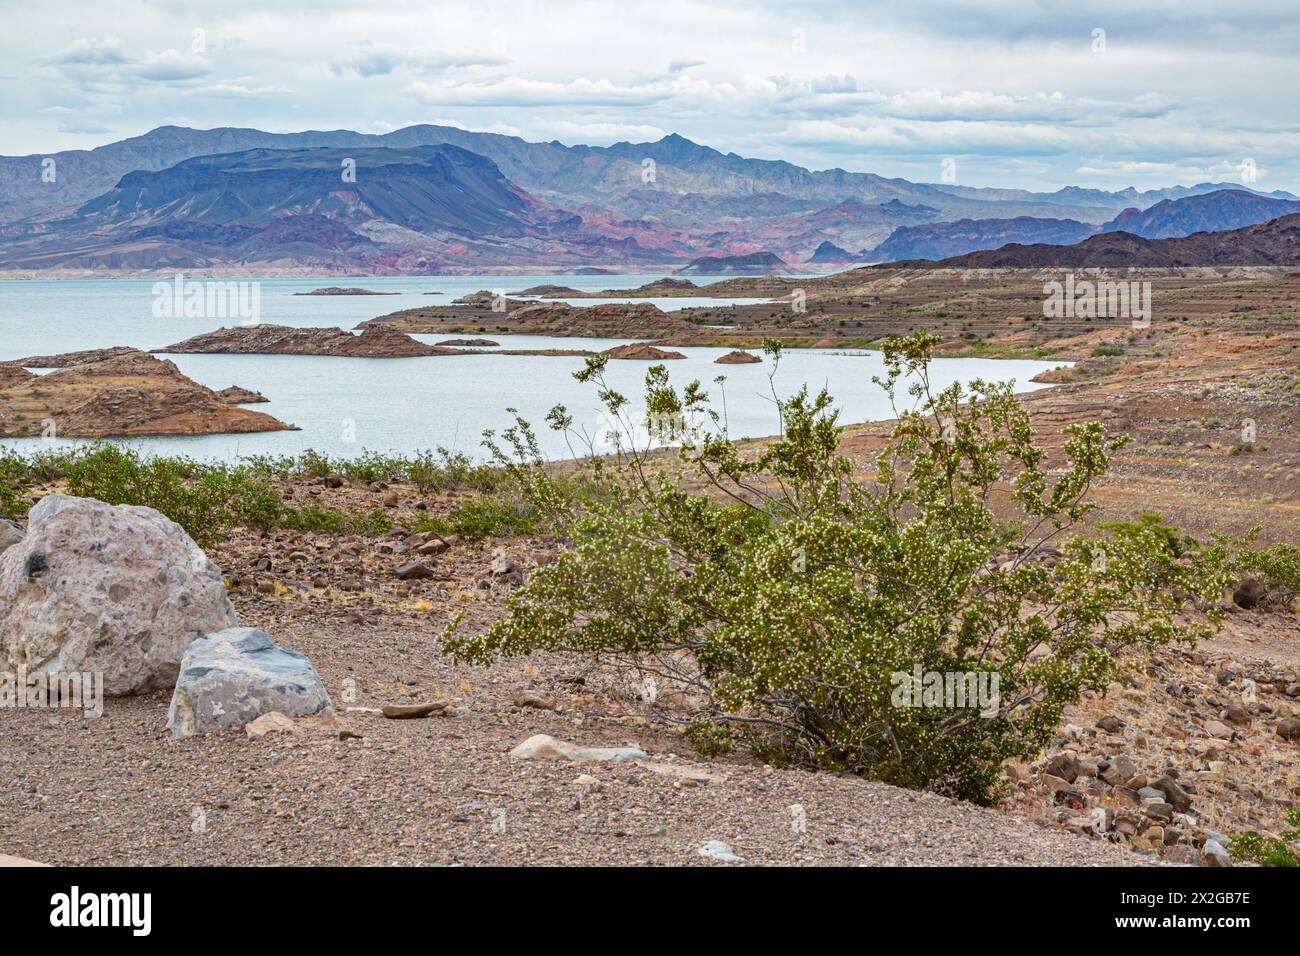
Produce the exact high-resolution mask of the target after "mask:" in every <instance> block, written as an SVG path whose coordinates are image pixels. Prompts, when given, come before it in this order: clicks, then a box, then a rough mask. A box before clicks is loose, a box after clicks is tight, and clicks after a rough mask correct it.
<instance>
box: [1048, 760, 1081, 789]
mask: <svg viewBox="0 0 1300 956" xmlns="http://www.w3.org/2000/svg"><path fill="white" fill-rule="evenodd" d="M1040 772H1041V773H1050V774H1051V775H1052V776H1054V777H1060V778H1061V779H1062V780H1065V781H1067V782H1069V783H1074V781H1075V779H1076V778H1077V777H1078V776H1079V762H1078V759H1077V758H1076V757H1075V756H1074V754H1072V753H1059V754H1053V755H1052V756H1051V757H1048V758H1047V760H1046V762H1045V763H1044V764H1043V765H1042V767H1041V769H1040Z"/></svg>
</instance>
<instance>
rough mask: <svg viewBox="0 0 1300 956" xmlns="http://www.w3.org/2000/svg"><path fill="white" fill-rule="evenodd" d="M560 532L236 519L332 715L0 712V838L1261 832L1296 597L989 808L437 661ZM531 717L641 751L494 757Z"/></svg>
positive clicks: (65, 844)
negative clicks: (277, 719)
mask: <svg viewBox="0 0 1300 956" xmlns="http://www.w3.org/2000/svg"><path fill="white" fill-rule="evenodd" d="M284 490H285V491H286V492H288V493H289V494H290V495H291V496H293V497H295V498H296V499H298V500H306V499H312V500H313V501H315V502H316V503H320V504H324V505H327V506H330V507H344V506H349V507H363V508H364V507H384V508H386V510H388V511H389V512H390V513H391V514H392V515H393V517H394V518H395V519H396V520H397V522H398V523H399V524H400V523H408V524H410V523H413V522H414V521H415V520H416V519H417V518H419V517H424V516H427V515H429V514H446V513H448V512H450V511H451V510H452V509H454V508H455V507H456V506H457V505H458V504H461V503H463V500H464V496H463V495H460V494H457V493H455V492H452V493H448V494H439V495H421V494H419V493H417V492H416V491H415V490H414V489H413V488H411V487H407V486H403V485H400V484H396V485H388V484H387V483H378V484H373V485H366V484H359V483H349V482H345V481H339V480H337V479H317V480H309V479H302V480H297V481H294V482H292V483H286V486H285V488H284ZM557 549H558V545H557V544H555V543H553V542H548V541H545V540H541V539H527V538H518V539H506V540H492V539H489V540H486V541H482V542H471V541H461V540H456V539H454V538H452V539H450V540H443V539H439V538H437V537H436V536H432V537H431V536H427V535H406V534H405V533H402V532H394V533H393V534H390V535H387V536H382V537H373V536H359V535H342V536H339V535H329V534H323V533H311V532H289V531H282V532H273V533H267V534H257V533H247V532H245V533H239V534H236V535H235V536H233V537H232V538H231V539H230V540H228V541H226V542H225V543H224V544H223V545H222V546H220V547H219V548H217V549H215V550H214V552H213V557H214V558H215V560H216V561H217V563H218V564H219V565H220V566H221V567H222V568H223V570H224V574H225V578H226V580H227V583H228V587H229V589H230V595H231V598H232V600H233V602H234V604H235V608H236V612H237V616H238V618H239V620H240V622H241V623H242V624H245V625H249V626H255V627H260V628H263V629H264V630H266V631H267V632H268V633H270V634H272V635H274V636H275V638H276V640H277V641H278V642H280V643H281V644H283V645H285V646H287V647H291V648H294V649H296V650H299V651H301V652H303V653H305V654H306V655H307V656H308V657H309V658H310V659H311V661H312V662H313V663H314V664H315V666H316V668H317V669H318V671H319V672H320V674H321V676H322V678H323V679H324V682H325V684H326V686H327V688H328V689H329V692H330V694H331V696H332V697H333V699H334V703H335V707H336V710H337V717H336V718H334V719H325V718H300V719H299V720H297V721H296V722H295V724H296V730H295V731H294V732H292V733H272V734H269V735H267V736H264V737H260V738H256V739H253V738H250V737H249V736H248V735H247V734H245V733H244V732H242V731H227V732H220V733H212V734H208V735H205V736H202V737H198V738H193V739H187V740H180V741H174V740H172V739H171V738H170V736H169V734H168V732H167V730H166V727H165V721H166V715H167V705H168V700H169V696H170V695H169V694H167V693H165V692H160V693H155V694H152V695H149V696H144V697H134V698H119V699H112V700H110V701H108V705H107V707H106V711H105V715H104V716H103V717H102V718H101V719H98V720H86V719H83V718H81V717H79V716H76V715H63V714H59V715H52V714H51V712H48V711H45V712H41V711H12V710H11V711H3V712H0V722H3V726H4V734H3V736H2V737H0V740H2V741H3V742H2V743H0V766H2V767H3V771H2V772H0V779H3V780H5V781H6V786H5V787H4V788H3V789H0V852H4V853H8V854H12V855H16V856H21V857H28V858H35V859H41V860H45V861H48V862H56V863H57V862H91V863H103V864H107V863H128V864H134V863H164V864H181V863H196V862H203V863H300V864H307V863H369V864H386V863H406V864H434V863H443V864H447V863H475V864H520V863H550V864H555V863H629V864H632V863H635V864H709V865H721V863H722V862H725V860H722V861H720V860H719V858H718V857H716V856H701V855H699V849H700V847H703V846H705V845H706V844H707V843H708V842H709V841H715V840H716V841H721V842H723V843H725V844H727V845H728V846H730V847H731V850H732V852H733V853H734V854H735V855H736V856H738V857H740V858H742V859H744V860H745V861H747V862H750V863H758V864H817V863H825V864H855V863H866V864H899V863H915V864H928V863H932V864H949V865H951V864H1007V865H1039V864H1043V865H1049V864H1060V865H1094V864H1097V865H1106V864H1134V863H1153V862H1157V860H1158V859H1159V855H1160V854H1163V856H1164V857H1165V858H1166V859H1167V860H1168V861H1171V862H1182V863H1197V862H1200V861H1201V855H1202V851H1203V848H1204V846H1205V841H1206V840H1207V839H1209V840H1214V839H1215V837H1216V834H1230V833H1234V832H1241V831H1242V830H1245V829H1255V830H1262V831H1265V832H1275V831H1276V830H1278V829H1280V824H1281V814H1282V812H1283V810H1284V808H1285V807H1286V806H1288V805H1291V804H1292V803H1294V802H1295V801H1296V800H1297V798H1300V778H1297V775H1296V770H1295V767H1296V762H1295V758H1296V748H1297V746H1300V743H1297V742H1296V741H1295V740H1287V739H1284V738H1283V737H1282V736H1279V734H1278V730H1279V728H1280V727H1281V726H1282V725H1283V724H1284V723H1285V722H1286V721H1287V720H1289V719H1290V718H1293V717H1294V716H1295V715H1296V714H1297V713H1300V699H1298V698H1300V643H1298V642H1297V640H1296V638H1297V635H1298V634H1300V618H1297V616H1296V613H1295V610H1294V609H1290V608H1287V609H1281V610H1273V611H1268V612H1265V611H1259V610H1256V611H1236V612H1234V613H1232V614H1230V615H1229V620H1228V625H1227V629H1226V631H1225V634H1224V636H1223V637H1221V638H1220V639H1219V640H1217V641H1215V642H1214V643H1212V644H1210V645H1207V646H1205V647H1203V648H1201V649H1199V650H1197V651H1195V652H1190V653H1179V652H1173V651H1171V652H1168V653H1166V654H1162V655H1161V656H1159V657H1158V658H1156V659H1155V660H1152V661H1146V662H1135V669H1134V671H1133V676H1132V680H1131V684H1130V686H1118V685H1117V686H1115V687H1114V688H1113V689H1112V692H1111V693H1110V694H1108V695H1107V696H1106V697H1105V698H1097V699H1087V700H1085V701H1083V702H1082V703H1081V704H1080V705H1079V706H1078V707H1077V708H1074V709H1073V710H1072V711H1071V712H1070V713H1069V714H1068V715H1067V719H1066V724H1065V726H1064V727H1063V729H1062V733H1061V737H1060V739H1059V740H1058V741H1057V744H1056V745H1055V746H1054V747H1053V748H1051V750H1050V751H1049V752H1048V753H1046V754H1045V755H1044V757H1043V759H1042V760H1041V761H1038V762H1037V763H1035V764H1034V765H1033V766H1032V767H1024V766H1020V765H1011V766H1009V767H1008V783H1009V788H1010V789H1009V794H1010V795H1009V797H1008V799H1007V800H1006V801H1005V803H1004V805H1003V806H1002V807H1001V808H999V809H998V810H982V809H979V808H976V807H973V806H970V805H965V804H959V803H954V802H952V801H949V800H946V799H944V798H940V797H937V796H933V795H928V794H920V793H910V792H907V791H901V790H897V789H895V788H892V787H888V786H884V785H881V784H876V783H871V782H867V781H862V780H858V779H855V778H850V777H838V776H834V775H829V774H823V773H808V772H804V771H801V770H788V769H776V768H771V767H767V766H764V765H762V764H761V763H758V762H756V761H753V760H751V759H748V758H746V757H744V756H734V757H727V758H714V759H703V758H700V757H698V756H695V755H694V754H693V753H692V751H691V749H690V747H689V745H688V744H686V743H685V741H683V740H682V739H681V737H680V736H679V735H678V733H677V729H676V725H674V724H673V723H671V722H670V721H668V720H665V719H664V716H667V717H671V716H673V715H672V713H671V712H668V713H667V714H666V715H661V714H658V713H656V712H655V711H652V710H647V708H645V707H644V706H643V705H642V704H641V702H640V701H639V700H638V699H637V696H636V692H635V688H634V687H632V686H630V684H629V683H628V681H627V679H626V678H624V677H623V676H621V675H618V674H612V673H607V672H603V671H596V670H592V669H591V668H589V667H586V666H584V665H583V664H582V662H580V661H578V660H575V659H572V658H567V657H563V656H558V655H541V656H538V657H535V658H532V659H529V660H527V661H521V662H509V663H505V664H499V665H497V666H495V667H493V668H491V669H482V668H475V667H468V666H460V665H455V664H453V663H451V662H450V661H449V660H448V659H447V658H445V657H444V656H443V655H442V654H441V653H440V651H439V649H438V644H437V634H438V633H439V632H440V631H441V630H442V628H443V627H444V625H445V624H446V622H447V621H448V619H449V618H450V616H451V614H452V613H453V612H454V611H458V610H459V611H464V612H465V613H466V622H465V623H466V626H468V627H478V626H482V625H484V624H486V623H487V622H488V621H490V620H491V619H493V618H494V617H495V616H496V615H498V614H499V613H500V611H501V608H502V602H503V600H504V598H505V597H506V596H507V595H508V594H509V592H510V591H511V590H512V589H513V588H514V587H516V586H518V584H519V583H521V582H522V581H523V580H525V579H526V577H527V575H528V574H529V572H530V571H531V569H533V568H534V567H536V566H538V565H540V564H544V563H547V562H548V561H550V560H552V559H553V557H554V555H555V554H556V553H557ZM431 701H445V702H448V703H449V707H448V708H447V709H446V710H445V711H442V712H439V713H435V714H434V715H432V716H429V717H427V718H424V719H414V720H396V719H387V718H385V717H383V716H382V715H381V714H380V713H379V710H380V709H381V708H382V707H384V706H385V705H393V704H416V703H424V702H431ZM1294 723H1295V721H1294V720H1293V721H1292V722H1291V725H1293V724H1294ZM1291 725H1287V726H1291ZM535 734H549V735H551V736H553V737H555V738H558V739H560V740H562V741H568V742H571V743H574V744H578V745H581V746H589V747H591V746H595V747H628V746H634V747H637V748H639V749H640V750H642V751H643V752H644V753H645V757H644V758H641V759H637V760H633V761H626V762H595V763H572V762H569V761H566V760H544V759H534V760H524V759H519V758H516V757H512V756H510V755H509V753H508V751H510V750H511V749H512V748H514V747H516V746H517V745H518V744H520V743H521V742H523V741H524V740H526V739H528V738H530V737H532V736H533V735H535ZM1151 787H1155V788H1156V791H1158V792H1152V791H1151V790H1150V789H1149V788H1151ZM1144 788H1147V789H1144ZM1213 852H1214V848H1213V847H1211V853H1212V854H1213Z"/></svg>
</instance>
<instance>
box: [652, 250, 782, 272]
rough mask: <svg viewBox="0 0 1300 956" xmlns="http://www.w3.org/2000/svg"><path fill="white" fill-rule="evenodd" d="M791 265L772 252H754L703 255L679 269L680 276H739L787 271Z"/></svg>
mask: <svg viewBox="0 0 1300 956" xmlns="http://www.w3.org/2000/svg"><path fill="white" fill-rule="evenodd" d="M789 269H790V266H789V265H788V264H787V263H786V262H785V261H784V260H782V259H781V258H780V257H778V256H774V255H773V254H772V253H770V252H754V253H750V254H749V255H747V256H701V257H700V258H698V259H693V260H691V261H690V262H689V263H688V264H687V265H686V266H684V267H683V268H681V269H678V270H677V275H679V276H738V275H767V274H769V273H772V272H787V271H789Z"/></svg>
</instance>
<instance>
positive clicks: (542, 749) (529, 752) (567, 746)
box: [510, 734, 649, 763]
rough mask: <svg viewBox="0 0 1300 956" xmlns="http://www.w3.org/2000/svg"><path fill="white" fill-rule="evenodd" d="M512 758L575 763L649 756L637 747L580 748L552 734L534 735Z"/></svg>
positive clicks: (517, 748)
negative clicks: (570, 761)
mask: <svg viewBox="0 0 1300 956" xmlns="http://www.w3.org/2000/svg"><path fill="white" fill-rule="evenodd" d="M510 756H512V757H518V758H520V759H524V760H556V759H560V760H572V761H574V762H575V763H585V762H587V761H605V760H646V759H648V757H649V755H648V754H647V753H646V752H645V751H644V750H641V749H639V748H637V747H579V746H577V745H576V744H571V743H568V742H566V741H563V740H556V739H555V738H554V737H552V736H551V735H550V734H534V735H533V736H532V737H529V738H528V739H527V740H525V741H524V742H523V743H521V744H520V745H519V746H518V747H516V748H515V749H514V750H512V751H510Z"/></svg>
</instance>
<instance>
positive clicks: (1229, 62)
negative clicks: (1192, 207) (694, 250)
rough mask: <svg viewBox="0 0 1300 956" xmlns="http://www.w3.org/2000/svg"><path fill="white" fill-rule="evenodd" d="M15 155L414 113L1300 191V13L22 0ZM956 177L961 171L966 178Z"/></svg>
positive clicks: (758, 2) (817, 155) (1036, 176)
mask: <svg viewBox="0 0 1300 956" xmlns="http://www.w3.org/2000/svg"><path fill="white" fill-rule="evenodd" d="M0 13H3V14H4V22H5V24H6V31H5V32H4V34H3V35H2V36H0V154H7V155H20V154H31V153H38V154H39V153H50V152H55V151H58V150H64V149H89V148H93V147H95V146H100V145H103V144H105V143H109V142H113V141H116V140H120V139H124V138H126V137H129V136H135V135H139V134H141V133H144V132H147V131H148V130H150V129H153V128H154V127H157V126H162V125H167V124H174V125H179V126H192V127H196V128H211V127H216V126H248V127H257V128H259V129H264V130H271V131H277V132H285V131H298V130H306V129H344V128H345V129H354V130H359V131H362V132H375V133H380V132H387V131H390V130H393V129H397V128H400V127H402V126H408V125H411V124H413V123H441V124H446V125H450V126H459V127H463V128H466V129H475V130H485V131H491V132H500V133H508V134H511V135H517V136H521V137H523V138H524V139H528V140H545V141H549V140H559V141H560V142H562V143H566V144H569V145H573V144H579V143H587V144H591V145H607V144H610V143H614V142H618V141H621V140H628V141H632V142H642V141H646V140H656V139H659V138H660V137H662V136H663V135H665V134H667V133H679V134H681V135H683V136H686V137H688V138H690V139H692V140H695V141H696V142H700V143H704V144H706V145H709V146H713V147H715V148H717V149H720V150H722V151H724V152H736V153H739V154H741V155H742V156H750V157H758V158H766V159H785V160H789V161H790V162H794V163H798V164H800V165H803V166H807V167H809V168H813V169H828V168H834V167H839V168H843V169H848V170H853V171H859V172H874V173H879V174H881V175H884V176H899V177H904V178H907V179H910V180H913V181H919V182H956V183H957V184H963V185H970V186H1002V187H1013V188H1025V189H1037V190H1052V189H1057V188H1060V187H1062V186H1068V185H1077V186H1086V187H1097V188H1104V189H1119V188H1123V187H1126V186H1136V187H1138V188H1140V189H1147V188H1154V187H1160V186H1169V185H1175V184H1183V185H1191V184H1194V183H1198V182H1205V181H1216V182H1218V181H1229V182H1242V181H1244V182H1248V183H1250V184H1251V185H1253V186H1254V187H1255V188H1258V189H1263V190H1272V189H1287V190H1290V191H1292V192H1296V193H1300V54H1298V53H1297V50H1300V0H1231V2H1226V0H1221V2H1207V0H1123V2H1118V0H1083V2H1074V0H983V2H974V0H968V2H962V0H932V2H926V0H910V2H882V0H856V2H841V0H820V2H818V3H816V4H812V5H806V6H805V5H800V4H798V3H789V2H771V3H769V2H765V0H746V2H717V0H715V2H702V0H654V2H642V0H617V2H615V0H599V2H565V0H546V2H541V0H538V2H529V0H518V2H506V0H497V2H494V0H476V2H470V3H458V2H425V3H416V2H404V0H348V2H341V0H260V2H248V0H223V2H219V3H216V2H158V0H120V2H119V0H58V2H56V3H50V4H40V5H35V4H32V3H30V2H29V0H0ZM945 174H946V175H945Z"/></svg>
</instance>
